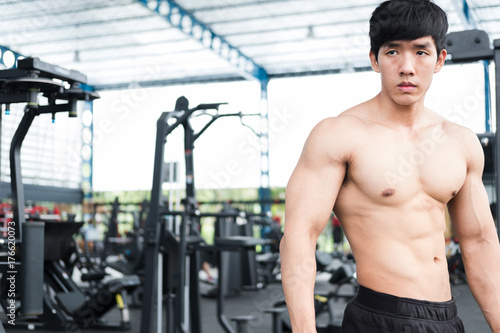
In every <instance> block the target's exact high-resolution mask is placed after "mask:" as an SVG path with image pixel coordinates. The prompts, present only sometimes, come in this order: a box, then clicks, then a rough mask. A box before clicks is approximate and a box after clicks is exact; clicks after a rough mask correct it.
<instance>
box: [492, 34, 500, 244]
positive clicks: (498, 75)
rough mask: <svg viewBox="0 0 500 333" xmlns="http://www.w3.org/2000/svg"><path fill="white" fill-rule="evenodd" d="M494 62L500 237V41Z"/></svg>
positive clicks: (497, 41) (496, 179) (499, 232)
mask: <svg viewBox="0 0 500 333" xmlns="http://www.w3.org/2000/svg"><path fill="white" fill-rule="evenodd" d="M493 48H494V50H493V60H494V62H495V91H496V93H495V96H496V97H495V98H496V130H495V162H496V163H495V164H494V165H495V186H496V205H495V206H496V209H495V210H496V211H495V213H496V214H495V215H496V224H497V233H498V235H499V236H500V227H499V223H498V222H499V219H500V202H499V198H500V174H499V172H500V170H499V169H500V132H499V129H500V39H495V40H494V41H493Z"/></svg>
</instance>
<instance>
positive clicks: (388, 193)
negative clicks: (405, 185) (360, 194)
mask: <svg viewBox="0 0 500 333" xmlns="http://www.w3.org/2000/svg"><path fill="white" fill-rule="evenodd" d="M394 193H396V190H395V189H393V188H388V189H385V190H384V191H383V192H382V196H384V197H390V196H391V195H394Z"/></svg>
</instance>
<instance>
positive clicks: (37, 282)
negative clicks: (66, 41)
mask: <svg viewBox="0 0 500 333" xmlns="http://www.w3.org/2000/svg"><path fill="white" fill-rule="evenodd" d="M54 79H57V80H59V81H55V80H54ZM60 81H63V82H67V83H68V84H69V85H71V87H72V88H73V91H72V92H71V93H65V89H64V85H63V83H62V82H60ZM85 82H86V77H85V75H83V74H81V73H79V72H76V71H69V70H64V69H62V68H59V67H57V66H53V65H50V64H47V63H44V62H41V61H40V60H39V59H37V58H25V59H22V60H18V68H17V69H9V70H2V71H0V104H5V105H6V110H9V109H10V104H12V103H27V105H26V107H25V110H24V116H23V118H22V120H21V122H20V124H19V126H18V128H17V130H16V132H15V134H14V137H13V139H12V142H11V148H10V170H11V190H12V208H13V215H14V219H13V221H11V223H10V224H9V226H10V228H11V229H10V231H11V234H9V240H10V238H12V240H13V241H12V243H14V244H15V246H16V247H19V248H20V253H21V262H20V263H21V271H22V272H24V273H26V274H21V276H20V280H19V281H20V286H26V287H27V286H29V287H27V289H25V290H18V291H17V292H18V293H20V295H21V299H22V302H23V303H22V305H21V306H22V308H21V310H20V314H27V315H32V314H33V315H34V314H41V313H42V312H43V309H42V303H43V292H42V291H43V279H42V278H40V277H41V276H42V274H41V272H42V271H43V270H42V266H41V264H40V261H36V262H35V261H31V260H30V261H27V260H28V258H29V257H30V256H31V255H33V254H36V253H38V254H40V253H43V241H34V240H35V239H38V240H40V239H43V238H44V236H43V232H44V228H42V227H36V228H34V227H28V228H25V227H23V225H24V224H25V223H26V218H25V206H24V200H25V199H24V188H23V184H22V176H21V146H22V142H23V140H24V138H25V136H26V134H27V132H28V130H29V128H30V126H31V124H32V122H33V120H34V119H35V117H36V116H38V115H40V114H42V113H51V114H52V117H53V119H54V117H55V114H56V113H57V112H69V115H70V117H75V116H76V103H77V101H78V100H79V99H85V100H92V99H94V98H98V97H99V95H98V94H97V93H94V92H90V91H84V90H83V89H81V88H80V85H81V84H82V83H85ZM75 91H78V95H75V93H74V92H75ZM39 93H43V94H44V95H45V96H46V97H47V100H48V104H47V105H39V103H38V95H39ZM58 100H66V101H67V102H68V103H62V104H57V103H56V102H57V101H58ZM42 226H43V223H42ZM24 229H26V232H27V237H28V238H25V237H23V231H24ZM28 230H30V231H28ZM12 257H13V256H12ZM9 259H10V258H9ZM22 259H24V261H23V260H22ZM23 266H24V267H23ZM9 267H13V266H9ZM9 272H14V273H12V276H13V277H14V280H17V271H13V269H12V268H11V269H10V270H9ZM34 273H37V274H34ZM28 274H31V275H28ZM9 275H10V274H9ZM32 278H33V279H32ZM28 294H29V296H27V295H28ZM4 296H5V295H4Z"/></svg>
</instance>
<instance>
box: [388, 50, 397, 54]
mask: <svg viewBox="0 0 500 333" xmlns="http://www.w3.org/2000/svg"><path fill="white" fill-rule="evenodd" d="M396 53H397V52H396V51H395V50H390V51H389V52H387V54H388V55H395V54H396Z"/></svg>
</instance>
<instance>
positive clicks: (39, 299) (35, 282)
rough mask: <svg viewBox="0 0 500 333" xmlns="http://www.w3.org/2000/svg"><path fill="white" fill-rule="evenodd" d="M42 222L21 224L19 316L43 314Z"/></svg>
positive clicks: (43, 229) (43, 228)
mask: <svg viewBox="0 0 500 333" xmlns="http://www.w3.org/2000/svg"><path fill="white" fill-rule="evenodd" d="M44 231H45V224H44V223H43V222H25V223H23V224H22V233H21V235H22V242H21V277H20V278H21V284H20V294H21V313H20V315H21V316H37V315H41V314H43V262H44V237H45V236H44V234H45V232H44Z"/></svg>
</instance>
